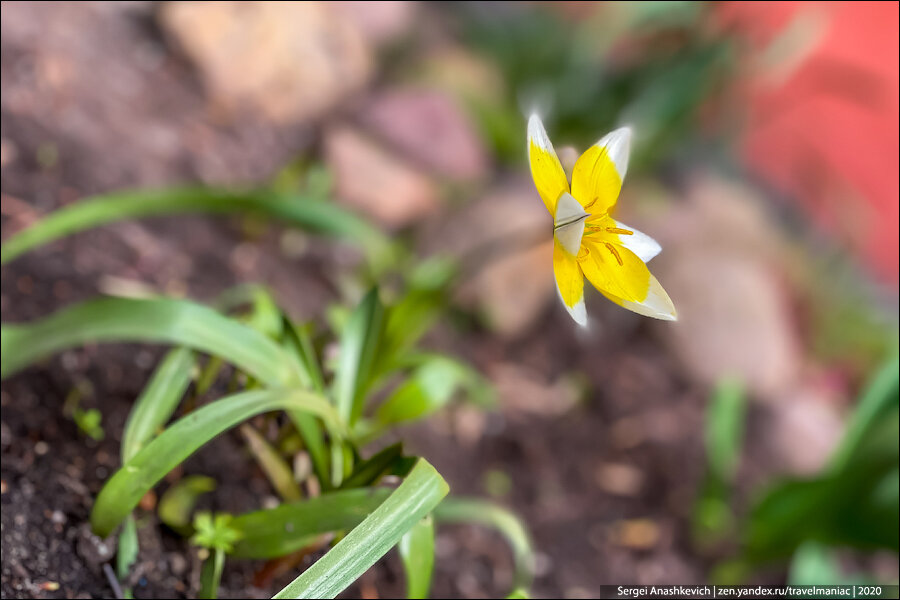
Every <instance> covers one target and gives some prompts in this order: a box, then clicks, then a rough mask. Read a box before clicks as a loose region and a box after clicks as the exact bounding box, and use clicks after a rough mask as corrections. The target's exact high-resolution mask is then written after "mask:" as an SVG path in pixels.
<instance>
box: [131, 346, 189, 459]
mask: <svg viewBox="0 0 900 600" xmlns="http://www.w3.org/2000/svg"><path fill="white" fill-rule="evenodd" d="M193 369H194V354H193V353H192V352H191V351H190V350H188V349H187V348H176V349H174V350H171V351H170V352H169V353H168V354H167V355H166V357H165V358H164V359H163V361H162V362H161V363H160V364H159V366H158V367H157V368H156V371H154V372H153V377H151V379H150V382H149V383H148V384H147V386H146V387H145V388H144V391H142V392H141V395H140V396H139V397H138V399H137V401H136V402H135V403H134V407H132V409H131V412H130V413H128V420H127V421H126V422H125V431H124V432H123V433H122V462H128V461H129V460H131V459H132V457H134V455H135V454H137V452H138V450H140V449H141V447H143V446H144V444H146V443H147V442H148V441H150V439H151V438H152V437H153V436H154V435H156V431H157V429H159V428H160V427H162V426H163V425H165V424H166V422H167V421H168V420H169V418H170V417H171V416H172V414H173V413H174V412H175V409H176V408H178V403H179V402H181V398H182V396H184V392H185V390H187V387H188V385H190V383H191V371H192V370H193Z"/></svg>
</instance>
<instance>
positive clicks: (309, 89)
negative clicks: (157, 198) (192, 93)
mask: <svg viewBox="0 0 900 600" xmlns="http://www.w3.org/2000/svg"><path fill="white" fill-rule="evenodd" d="M159 19H160V24H161V26H162V28H163V30H164V31H165V32H166V33H167V34H168V35H169V36H170V37H172V38H174V39H175V40H176V41H177V43H178V44H179V46H180V47H181V48H182V49H183V51H184V53H185V54H187V56H188V57H189V58H190V59H191V61H192V62H193V63H194V65H195V66H196V68H197V70H198V71H199V73H200V77H201V79H202V81H203V82H204V84H205V87H206V89H207V91H208V94H209V96H210V97H211V99H212V100H213V102H215V103H216V104H218V105H220V106H221V107H222V108H223V109H224V110H225V111H226V112H236V111H239V110H243V109H249V110H251V111H256V112H259V113H261V114H263V115H264V116H266V117H267V118H269V119H271V120H272V121H274V122H276V123H296V122H302V121H307V120H309V119H311V118H314V117H316V116H319V115H321V114H322V113H324V112H325V111H327V110H329V109H330V108H332V107H333V106H334V105H335V104H337V103H338V102H340V101H342V100H343V99H345V98H346V97H348V96H349V95H350V94H352V93H354V92H356V91H358V90H359V89H360V88H361V87H363V85H364V84H365V83H366V82H367V80H368V79H369V77H370V75H371V74H372V70H373V60H372V56H371V52H370V49H369V47H368V45H367V44H366V41H365V39H364V37H363V34H362V33H361V32H360V31H359V30H358V29H357V28H356V27H355V26H354V24H353V22H352V21H351V20H349V19H346V18H344V16H343V15H342V14H341V13H339V12H337V11H335V10H334V8H333V7H331V6H329V4H328V3H325V2H170V3H166V4H163V5H162V7H161V10H160V13H159Z"/></svg>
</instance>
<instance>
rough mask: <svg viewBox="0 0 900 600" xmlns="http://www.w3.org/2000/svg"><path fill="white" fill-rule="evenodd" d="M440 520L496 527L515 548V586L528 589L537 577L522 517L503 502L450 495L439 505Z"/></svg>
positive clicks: (513, 549) (513, 548)
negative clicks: (494, 502) (497, 503)
mask: <svg viewBox="0 0 900 600" xmlns="http://www.w3.org/2000/svg"><path fill="white" fill-rule="evenodd" d="M434 519H435V521H437V522H438V523H476V524H479V525H483V526H485V527H490V528H492V529H496V530H497V531H498V532H500V534H501V535H503V537H505V538H506V541H507V542H508V543H509V545H510V548H512V551H513V559H514V562H515V565H516V574H515V578H514V581H513V588H515V589H528V588H529V587H530V586H531V582H532V580H533V578H534V549H533V548H532V546H531V537H530V536H529V535H528V531H527V530H526V529H525V526H524V525H522V523H521V521H519V519H518V518H517V517H516V516H515V515H514V514H512V513H511V512H509V511H508V510H506V509H505V508H502V507H500V506H497V505H496V504H493V503H491V502H486V501H484V500H478V499H476V498H447V499H446V500H444V501H443V502H441V504H440V505H439V506H438V507H437V508H436V509H435V511H434Z"/></svg>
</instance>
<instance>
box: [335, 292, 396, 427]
mask: <svg viewBox="0 0 900 600" xmlns="http://www.w3.org/2000/svg"><path fill="white" fill-rule="evenodd" d="M383 321H384V306H383V305H382V304H381V300H380V299H379V298H378V289H377V288H372V289H371V290H370V291H369V293H368V294H366V296H365V298H363V299H362V302H360V303H359V306H357V307H356V310H354V311H353V314H352V315H351V316H350V321H349V322H348V323H347V326H346V327H345V328H344V332H343V335H342V336H341V354H340V359H339V362H338V367H337V372H336V374H335V382H334V387H335V399H336V401H337V408H338V413H339V414H340V415H341V418H342V419H343V421H344V422H345V423H347V424H348V425H350V426H352V425H353V423H354V422H356V420H357V419H358V418H359V416H360V415H361V414H362V410H363V404H364V402H365V394H366V391H367V390H368V385H369V382H370V379H371V375H372V366H373V363H374V361H375V354H376V352H377V351H378V345H379V343H380V341H381V334H382V329H383Z"/></svg>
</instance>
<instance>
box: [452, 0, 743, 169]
mask: <svg viewBox="0 0 900 600" xmlns="http://www.w3.org/2000/svg"><path fill="white" fill-rule="evenodd" d="M580 8H581V9H584V10H585V11H588V10H589V13H588V14H587V15H580V16H571V17H568V18H567V17H564V16H562V15H561V12H562V11H558V10H551V9H549V8H547V7H541V6H539V5H530V4H529V5H522V4H513V3H509V4H507V3H460V4H453V5H452V11H453V14H454V16H455V17H456V18H457V20H458V22H459V24H460V29H461V31H462V32H463V37H464V39H465V41H466V42H467V43H469V44H470V45H471V46H472V47H474V48H475V49H477V50H478V51H480V52H481V53H482V54H483V55H484V56H486V57H488V58H489V59H490V60H492V61H494V62H495V63H496V64H497V66H498V67H499V70H500V72H501V73H502V76H503V81H504V85H505V94H504V97H502V98H499V99H496V101H486V100H484V99H482V100H480V101H475V102H470V104H472V107H473V111H474V113H475V115H476V117H477V118H478V121H479V124H480V126H481V128H482V131H483V132H484V134H485V137H486V138H487V139H488V140H489V141H490V143H491V144H492V146H493V148H494V150H495V153H496V155H497V156H499V157H500V158H501V159H502V160H504V161H508V162H514V163H519V162H521V161H523V160H524V157H525V153H524V150H523V148H524V143H523V136H522V125H521V124H522V120H523V117H522V115H523V114H527V113H528V112H530V111H531V110H538V111H539V112H541V113H542V115H543V117H544V119H545V123H546V124H547V125H548V126H549V127H551V128H552V130H553V133H554V138H555V139H561V140H565V141H566V142H568V143H573V144H576V145H578V146H579V147H580V148H581V149H584V148H587V147H588V146H590V145H591V144H593V143H594V142H596V141H597V139H598V138H599V136H600V135H602V133H603V132H606V131H611V130H612V129H614V128H615V127H617V126H620V125H623V124H637V125H639V126H640V136H639V138H638V139H636V140H635V148H634V151H633V154H632V161H631V164H632V165H633V167H635V168H638V169H640V168H642V167H647V166H650V165H652V164H654V163H656V162H657V161H659V160H660V159H662V158H664V157H668V156H671V155H672V154H673V148H674V147H675V145H680V144H683V143H684V142H685V140H686V139H690V138H692V137H693V136H694V134H695V133H696V131H697V127H696V120H697V117H698V113H699V110H700V108H701V107H702V105H703V103H704V102H705V101H706V100H707V99H708V98H709V97H710V95H712V94H713V93H715V91H716V90H717V89H718V88H719V87H720V86H721V84H722V83H723V82H724V81H725V79H726V78H727V77H728V76H729V74H730V68H731V66H732V65H733V53H732V49H731V46H730V42H728V41H727V40H726V39H724V38H722V37H714V36H711V35H698V31H702V30H703V24H704V18H705V17H706V8H705V5H704V4H703V3H699V2H610V3H605V4H603V5H600V6H591V7H587V6H582V7H580ZM576 10H578V8H576Z"/></svg>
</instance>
